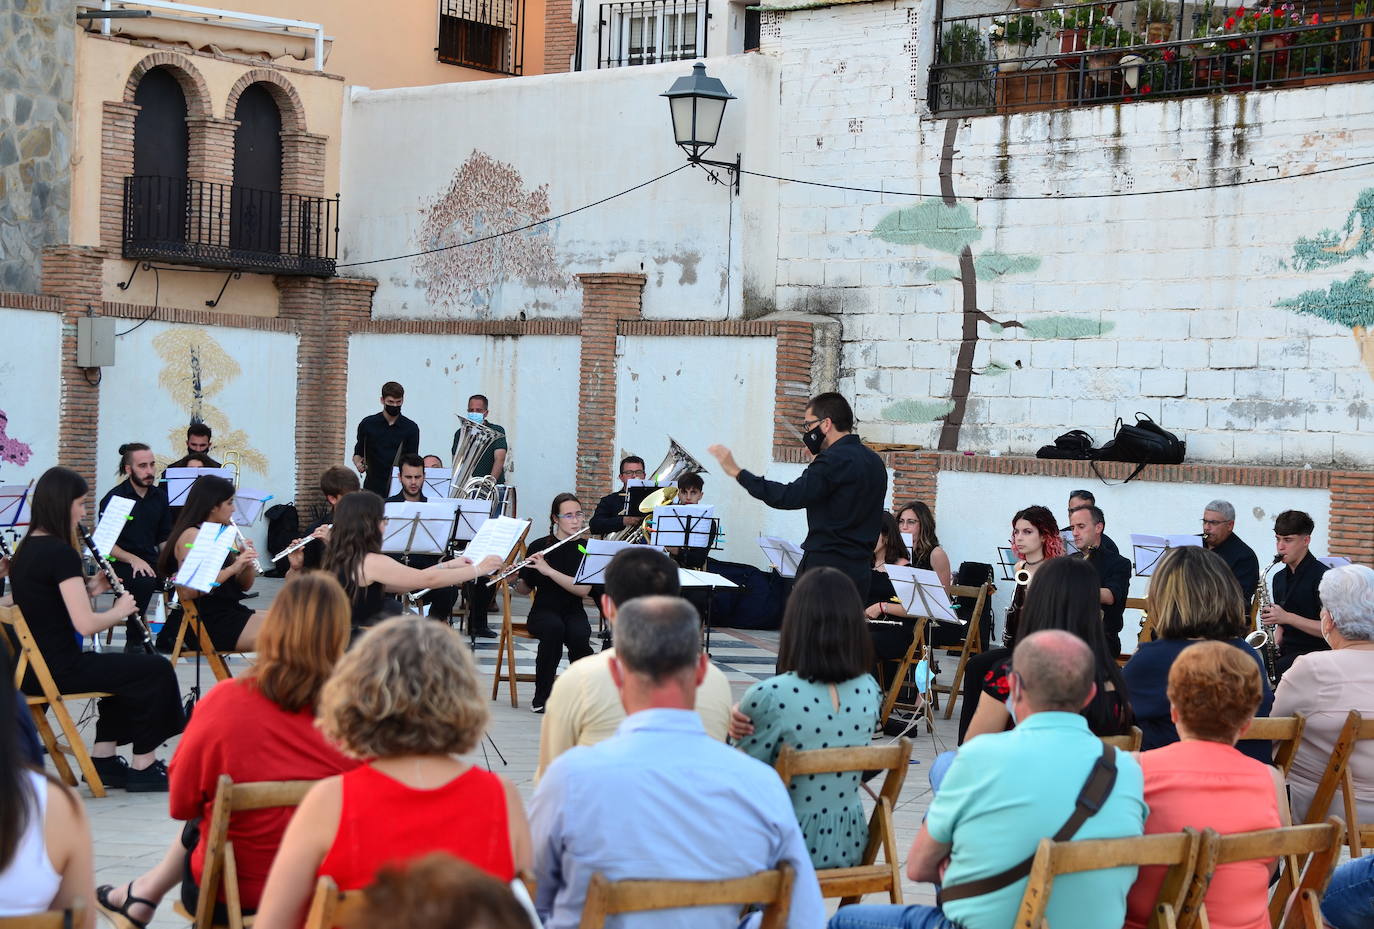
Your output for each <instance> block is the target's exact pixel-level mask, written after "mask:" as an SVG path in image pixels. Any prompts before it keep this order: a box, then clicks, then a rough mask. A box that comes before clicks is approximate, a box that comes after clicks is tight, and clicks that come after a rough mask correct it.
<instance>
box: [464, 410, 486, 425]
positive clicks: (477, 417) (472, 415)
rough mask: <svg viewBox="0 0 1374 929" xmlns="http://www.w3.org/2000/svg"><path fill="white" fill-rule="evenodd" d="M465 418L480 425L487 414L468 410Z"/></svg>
mask: <svg viewBox="0 0 1374 929" xmlns="http://www.w3.org/2000/svg"><path fill="white" fill-rule="evenodd" d="M467 417H468V419H470V420H472V421H473V422H475V423H480V422H482V420H484V419H486V418H487V414H485V413H474V412H472V411H471V410H468V414H467Z"/></svg>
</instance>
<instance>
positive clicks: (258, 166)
mask: <svg viewBox="0 0 1374 929" xmlns="http://www.w3.org/2000/svg"><path fill="white" fill-rule="evenodd" d="M234 119H236V120H238V122H239V127H238V129H237V130H235V132H234V193H233V201H232V204H231V209H230V225H229V239H230V244H231V246H232V247H233V248H236V249H247V250H250V251H255V252H270V253H273V254H277V253H279V252H280V250H281V227H282V196H281V110H280V109H278V108H277V102H276V100H274V99H273V98H272V93H271V91H269V90H268V89H267V85H266V84H252V85H249V86H248V87H247V88H245V89H244V91H243V93H242V94H241V95H240V96H239V99H238V104H237V106H235V107H234Z"/></svg>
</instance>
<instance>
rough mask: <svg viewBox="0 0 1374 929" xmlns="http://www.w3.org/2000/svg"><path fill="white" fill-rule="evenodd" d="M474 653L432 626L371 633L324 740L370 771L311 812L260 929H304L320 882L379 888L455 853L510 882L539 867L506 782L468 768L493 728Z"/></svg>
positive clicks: (291, 832) (309, 799)
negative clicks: (405, 869)
mask: <svg viewBox="0 0 1374 929" xmlns="http://www.w3.org/2000/svg"><path fill="white" fill-rule="evenodd" d="M487 715H488V714H487V701H486V699H485V698H484V696H483V694H482V693H481V687H480V685H479V683H478V678H477V666H476V663H475V662H474V661H473V659H472V653H471V652H470V651H468V649H467V646H466V645H464V644H463V641H462V638H461V637H460V636H459V635H458V633H457V632H455V631H454V630H452V629H450V628H449V627H447V626H445V625H443V624H442V623H434V622H430V621H429V620H426V619H424V618H422V617H414V616H398V617H395V618H393V619H389V620H386V621H385V622H383V623H381V624H380V625H377V626H375V627H373V628H372V629H371V630H370V631H369V632H367V633H366V634H365V635H364V636H363V637H362V639H360V640H359V641H358V643H357V644H356V645H355V646H354V647H353V649H352V650H351V651H350V652H349V653H348V654H347V655H345V656H344V658H343V660H341V661H340V662H339V666H338V668H337V670H335V672H334V676H333V677H331V678H330V679H329V682H328V683H327V684H325V687H324V692H323V694H322V695H321V699H320V717H321V720H320V726H321V728H322V729H323V730H324V734H325V735H326V736H327V737H328V738H329V739H331V740H332V741H334V742H335V743H337V744H338V745H339V747H340V748H341V749H343V751H344V752H345V753H347V754H348V755H351V756H353V757H355V758H367V759H370V760H369V761H368V762H367V763H366V764H364V765H362V766H361V767H359V768H357V769H355V770H353V771H350V772H348V773H347V774H344V775H342V776H340V777H331V778H328V779H326V780H324V781H321V782H320V783H319V784H317V785H316V786H315V787H314V788H312V789H311V791H310V793H309V794H307V795H306V797H305V799H304V800H303V801H302V802H301V805H300V808H299V809H298V810H297V811H296V814H295V816H293V817H292V818H291V825H290V826H289V827H287V830H286V836H285V838H283V839H282V845H281V852H280V853H279V854H278V855H277V860H276V861H274V862H273V863H272V873H271V874H270V875H269V876H268V878H267V890H266V891H265V892H264V893H263V896H262V906H261V907H260V908H259V910H258V915H257V919H256V921H255V922H254V924H253V925H254V927H255V929H296V927H298V926H300V925H301V923H302V921H303V920H304V917H305V911H306V907H307V905H308V904H309V902H310V895H311V892H312V891H313V890H314V887H315V881H316V879H317V878H318V877H320V876H321V875H326V874H327V875H329V876H330V877H332V878H333V879H334V881H335V883H336V884H338V886H339V888H340V889H341V890H357V889H360V888H363V887H366V886H368V885H369V884H371V883H372V881H373V879H374V878H375V877H376V875H377V873H378V872H379V871H380V870H381V869H382V868H383V867H384V866H386V865H388V864H395V863H400V862H406V861H409V860H411V859H414V858H419V857H421V856H423V855H426V854H428V853H429V852H436V851H442V852H448V853H449V854H451V855H453V856H454V857H457V858H461V859H463V860H464V861H467V862H469V863H470V864H473V865H475V866H476V867H478V868H481V869H482V870H483V871H486V872H487V873H488V874H491V875H492V876H494V877H496V878H498V879H499V880H502V881H510V880H511V878H513V877H514V876H515V873H516V872H517V871H519V870H522V869H524V868H527V867H529V865H530V860H531V857H532V852H531V841H530V828H529V823H528V821H527V820H526V819H525V811H524V807H523V806H521V803H520V795H519V794H518V793H517V792H516V790H515V788H514V787H513V786H512V785H511V784H510V783H509V782H507V781H506V780H505V779H504V778H502V777H499V776H497V775H495V774H492V773H491V772H489V771H484V770H482V769H480V768H476V767H473V766H472V765H470V764H468V763H466V762H464V761H460V760H459V759H458V758H456V757H454V756H455V755H462V754H465V753H467V752H469V751H471V750H472V749H473V747H474V746H476V744H477V740H478V739H480V738H481V737H482V732H483V730H484V729H485V728H486V724H487Z"/></svg>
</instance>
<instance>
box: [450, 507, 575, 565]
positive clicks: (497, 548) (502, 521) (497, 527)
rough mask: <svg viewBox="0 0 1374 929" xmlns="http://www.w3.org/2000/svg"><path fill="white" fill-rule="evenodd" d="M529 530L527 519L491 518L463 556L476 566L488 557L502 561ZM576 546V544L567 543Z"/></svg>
mask: <svg viewBox="0 0 1374 929" xmlns="http://www.w3.org/2000/svg"><path fill="white" fill-rule="evenodd" d="M529 528H530V521H529V520H528V519H512V518H511V517H509V516H493V517H491V518H489V519H488V520H487V521H486V522H484V523H482V526H481V528H480V529H478V530H477V533H476V534H475V535H474V536H473V537H472V541H471V542H469V543H468V547H467V548H465V549H463V554H464V555H465V556H466V557H468V558H471V559H472V563H473V564H476V563H477V562H479V561H481V560H482V559H483V558H485V557H487V556H488V555H495V556H496V557H497V558H500V559H501V560H502V561H505V560H506V559H508V558H510V556H511V553H512V552H514V551H515V546H517V545H519V544H520V538H521V536H523V535H524V534H525V532H526V530H528V529H529ZM568 544H570V545H576V544H577V543H576V542H570V543H568Z"/></svg>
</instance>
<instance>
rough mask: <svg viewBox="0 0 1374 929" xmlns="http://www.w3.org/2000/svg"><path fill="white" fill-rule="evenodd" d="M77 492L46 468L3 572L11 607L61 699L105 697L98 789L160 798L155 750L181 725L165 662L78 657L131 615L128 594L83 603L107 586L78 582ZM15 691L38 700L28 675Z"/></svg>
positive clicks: (163, 784) (82, 503)
mask: <svg viewBox="0 0 1374 929" xmlns="http://www.w3.org/2000/svg"><path fill="white" fill-rule="evenodd" d="M86 491H87V486H86V481H85V479H83V478H82V477H81V475H79V474H77V473H76V472H75V471H70V470H68V469H66V468H49V469H48V470H47V471H46V472H45V473H44V474H43V476H42V477H40V478H39V479H38V483H37V485H35V487H34V491H33V504H32V506H33V510H32V517H31V521H30V523H29V531H28V534H27V535H25V536H24V540H23V543H22V544H21V545H20V546H19V549H18V550H17V551H16V552H15V554H14V558H13V560H12V562H11V565H10V581H11V583H12V584H13V586H14V602H15V605H16V606H18V607H19V610H20V612H21V613H22V614H23V616H24V618H25V620H26V621H27V622H28V625H29V629H30V630H31V631H32V632H33V637H34V640H35V641H36V642H37V643H38V650H39V651H40V652H41V653H42V655H43V659H44V661H46V662H47V665H48V670H49V671H50V672H51V673H52V676H53V680H54V681H55V682H56V684H57V687H58V689H59V690H60V691H62V692H63V693H86V692H91V691H97V692H100V691H103V692H106V693H109V694H111V696H109V697H106V698H104V699H102V700H101V701H100V703H99V711H100V718H99V719H98V720H97V721H96V725H95V744H94V745H93V746H92V748H91V760H92V761H93V762H94V763H95V769H96V771H97V772H98V773H99V774H100V779H101V780H102V781H103V782H104V783H105V786H107V787H123V788H126V789H128V790H130V791H142V792H146V791H165V790H166V789H167V768H166V767H165V766H164V765H163V763H162V762H160V761H158V760H157V757H156V755H155V754H154V752H155V751H156V750H157V747H158V746H159V745H161V744H162V743H163V742H165V741H167V740H168V739H170V738H171V737H172V736H174V735H176V734H177V733H179V732H181V730H182V728H183V727H184V726H185V725H186V717H185V715H184V714H183V712H182V708H181V694H180V691H179V688H178V686H177V678H176V673H175V672H174V671H173V670H172V666H171V664H169V663H168V662H167V659H165V658H162V657H160V656H158V655H142V654H127V653H126V654H112V653H109V652H106V653H97V652H83V651H82V650H81V644H80V638H79V636H84V635H89V636H94V635H98V634H99V633H101V632H104V631H105V630H106V629H109V628H110V627H112V626H114V625H116V624H118V623H119V622H121V621H123V619H124V618H125V617H126V616H130V615H132V614H133V613H134V612H136V607H135V605H134V598H133V595H132V594H127V593H126V594H125V595H124V596H122V597H120V598H119V599H117V600H116V601H115V604H114V606H113V607H112V608H111V609H108V610H105V611H103V612H100V613H97V612H95V611H94V610H92V609H91V601H90V597H91V596H92V595H94V594H95V593H98V592H100V591H102V590H105V589H107V584H106V581H105V578H104V576H103V575H101V574H97V575H95V576H94V577H93V578H91V579H90V580H86V579H85V572H84V570H83V568H82V564H81V556H80V555H79V554H77V550H76V548H75V547H74V546H73V545H72V542H71V540H72V535H73V528H74V527H75V526H76V524H77V523H79V522H80V521H81V520H82V519H84V518H85V516H86ZM5 686H8V684H6V685H5ZM24 689H25V691H26V692H28V693H32V694H37V693H38V692H39V691H38V689H37V681H35V680H33V679H32V676H30V678H29V679H28V680H26V681H25V682H24ZM126 743H132V744H133V764H132V766H130V764H129V763H128V762H126V761H125V760H124V759H123V758H122V757H120V756H119V755H118V754H117V753H116V749H117V747H118V746H119V745H123V744H126Z"/></svg>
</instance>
